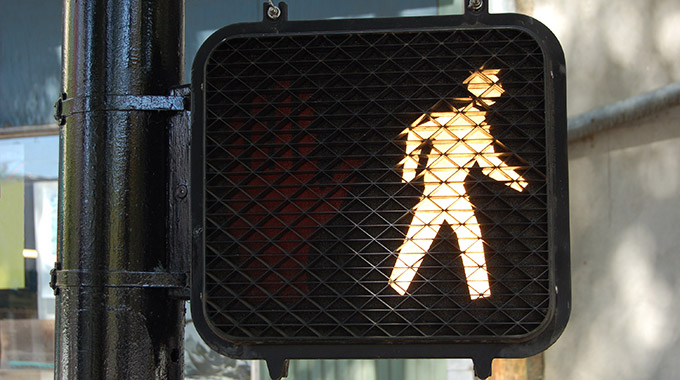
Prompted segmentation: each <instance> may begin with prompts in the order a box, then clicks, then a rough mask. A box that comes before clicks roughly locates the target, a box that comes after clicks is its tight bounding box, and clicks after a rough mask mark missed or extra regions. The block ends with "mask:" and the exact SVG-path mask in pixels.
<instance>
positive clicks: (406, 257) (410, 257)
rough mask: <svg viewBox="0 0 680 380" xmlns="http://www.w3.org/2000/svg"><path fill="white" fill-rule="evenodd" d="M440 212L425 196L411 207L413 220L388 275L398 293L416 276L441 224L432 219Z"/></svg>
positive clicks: (401, 293)
mask: <svg viewBox="0 0 680 380" xmlns="http://www.w3.org/2000/svg"><path fill="white" fill-rule="evenodd" d="M441 214H442V210H441V209H440V208H439V207H437V206H436V205H435V204H434V203H432V201H431V200H429V199H428V198H425V199H423V200H421V201H420V202H419V203H418V204H417V205H416V207H414V208H413V220H412V221H411V225H410V227H409V229H408V232H407V233H406V237H405V238H404V243H403V244H402V245H401V247H399V250H398V251H397V252H399V255H398V256H397V261H396V263H395V264H394V268H393V269H392V274H391V275H390V282H389V283H390V286H391V287H392V288H393V289H394V290H396V291H397V293H399V294H400V295H402V296H403V295H404V294H406V291H407V290H408V288H409V286H410V285H411V281H413V278H414V277H415V276H416V273H417V272H418V268H419V267H420V264H421V263H422V262H423V257H424V256H425V253H427V251H428V250H429V249H430V246H431V245H432V242H433V241H434V239H435V238H436V237H437V232H438V231H439V228H440V227H441V224H435V223H433V221H434V220H435V219H437V217H438V216H440V215H441Z"/></svg>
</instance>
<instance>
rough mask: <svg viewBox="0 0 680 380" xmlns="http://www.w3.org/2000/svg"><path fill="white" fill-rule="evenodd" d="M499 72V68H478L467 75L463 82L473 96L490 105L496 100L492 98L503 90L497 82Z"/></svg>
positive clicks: (499, 94)
mask: <svg viewBox="0 0 680 380" xmlns="http://www.w3.org/2000/svg"><path fill="white" fill-rule="evenodd" d="M499 72H500V70H499V69H480V70H478V71H475V72H474V73H472V74H471V75H470V76H469V77H467V79H465V80H464V81H463V83H464V84H466V85H467V88H468V91H470V92H471V93H472V94H473V95H474V96H476V97H478V98H480V99H482V101H483V102H484V103H486V104H488V105H491V104H494V103H495V102H496V101H495V100H493V98H497V97H499V96H501V95H502V94H503V92H505V90H503V86H501V84H500V83H498V73H499Z"/></svg>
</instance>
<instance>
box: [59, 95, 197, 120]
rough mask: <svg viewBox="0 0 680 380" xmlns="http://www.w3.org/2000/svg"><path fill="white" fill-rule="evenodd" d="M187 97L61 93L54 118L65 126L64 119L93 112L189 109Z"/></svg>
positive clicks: (175, 110)
mask: <svg viewBox="0 0 680 380" xmlns="http://www.w3.org/2000/svg"><path fill="white" fill-rule="evenodd" d="M187 99H188V96H182V95H167V96H165V95H114V94H105V95H101V96H79V97H75V98H68V95H67V94H66V93H62V94H61V96H60V97H59V99H58V100H57V102H56V103H55V104H54V108H55V113H54V118H55V119H56V120H57V123H59V125H64V124H66V118H67V117H69V116H71V115H75V114H79V113H87V112H95V111H158V112H161V111H174V112H181V111H186V110H188V109H189V102H188V101H187Z"/></svg>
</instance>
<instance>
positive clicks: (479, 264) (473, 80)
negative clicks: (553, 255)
mask: <svg viewBox="0 0 680 380" xmlns="http://www.w3.org/2000/svg"><path fill="white" fill-rule="evenodd" d="M499 72H500V70H498V69H480V70H478V71H475V72H474V73H472V74H471V75H470V76H469V77H468V78H467V79H465V81H463V83H464V84H466V85H467V89H468V91H469V92H470V93H472V94H473V95H474V98H473V99H472V101H471V102H470V103H469V104H468V105H467V106H465V107H462V108H459V109H455V108H453V107H452V109H451V111H450V112H431V113H426V114H423V115H422V116H420V117H419V118H418V119H417V120H416V121H414V122H413V123H412V124H411V126H410V127H408V128H406V129H404V131H403V132H402V133H401V135H402V136H403V135H406V136H407V137H406V152H405V153H406V156H405V157H404V159H403V160H402V161H401V162H400V163H399V166H403V170H402V181H403V182H411V181H413V180H414V179H415V178H416V177H422V178H423V184H424V190H423V194H422V196H421V197H420V200H419V202H418V203H417V204H416V205H415V207H413V209H412V214H413V218H412V221H411V223H410V226H409V229H408V232H407V233H406V236H405V237H404V242H403V244H402V245H401V246H400V247H399V249H398V251H397V252H398V256H397V261H396V263H395V264H394V268H393V269H392V273H391V275H390V280H389V284H390V286H391V287H392V288H393V289H394V290H395V291H396V292H397V293H399V294H400V295H405V294H406V292H407V291H408V289H409V286H410V285H411V282H412V281H413V278H414V277H415V275H416V273H417V272H418V268H419V267H420V265H421V264H422V262H423V257H424V256H425V254H426V253H427V252H428V250H429V249H430V246H431V245H432V242H433V241H434V240H435V238H436V237H437V233H438V232H439V229H440V228H441V226H442V224H443V223H444V222H447V223H448V224H449V225H450V226H451V228H452V229H453V231H454V232H455V233H456V236H457V238H458V245H459V247H460V251H461V258H462V260H463V267H464V270H465V278H466V281H467V285H468V291H469V293H470V298H471V299H472V300H475V299H478V298H483V297H490V296H491V288H490V286H489V273H488V271H487V267H486V259H485V252H484V241H483V237H482V232H481V229H480V226H479V223H478V222H477V218H476V217H475V212H474V210H473V206H472V203H471V202H470V197H469V196H468V194H467V193H466V190H465V178H466V177H467V176H468V174H469V171H470V168H471V167H472V166H473V165H474V164H475V163H477V164H478V165H479V166H480V167H481V169H482V172H483V173H484V174H485V175H487V176H489V177H490V178H492V179H494V180H496V181H500V182H503V183H504V184H505V185H507V186H509V187H510V188H512V189H514V190H516V191H520V192H521V191H523V190H524V188H525V187H526V186H527V182H526V181H525V180H524V178H523V177H522V176H521V175H520V174H518V173H517V171H516V170H517V169H523V168H524V167H519V166H508V165H507V164H506V163H505V162H504V161H503V160H502V159H501V157H502V156H504V155H506V156H507V155H509V153H500V152H496V151H495V149H494V144H498V141H497V140H496V139H495V138H494V137H493V136H492V135H491V133H490V125H489V124H487V123H486V121H485V120H486V111H485V108H487V107H488V106H491V105H493V104H494V103H495V100H494V98H498V97H500V96H501V95H502V94H503V93H504V92H505V90H504V89H503V87H502V85H501V84H500V83H499V78H498V74H499ZM428 146H429V153H427V163H426V164H425V167H424V168H422V169H420V170H419V169H418V163H419V161H420V158H421V156H422V155H424V154H426V152H425V150H424V148H426V147H428Z"/></svg>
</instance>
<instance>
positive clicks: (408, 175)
mask: <svg viewBox="0 0 680 380" xmlns="http://www.w3.org/2000/svg"><path fill="white" fill-rule="evenodd" d="M407 130H408V136H407V137H406V155H405V156H404V159H403V160H401V162H400V163H399V165H401V166H403V167H404V168H403V169H402V172H401V180H402V182H411V181H412V180H413V179H414V178H415V177H416V171H417V170H418V161H419V160H420V153H421V152H422V143H423V141H422V139H421V137H420V136H418V134H417V133H415V132H414V131H413V129H411V128H408V129H407ZM404 132H406V131H404Z"/></svg>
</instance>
